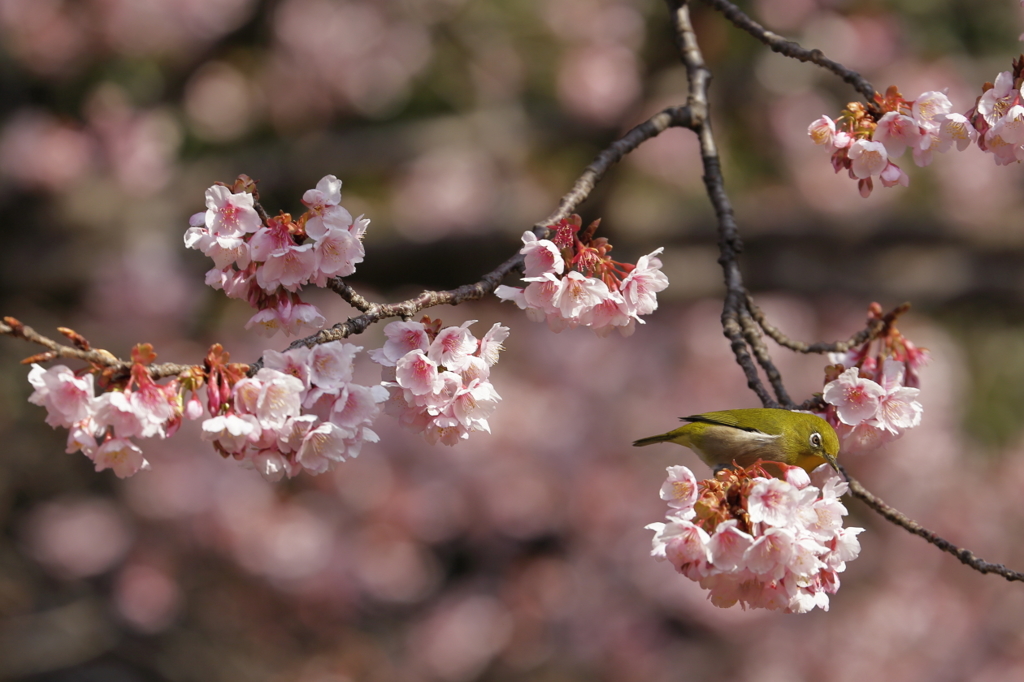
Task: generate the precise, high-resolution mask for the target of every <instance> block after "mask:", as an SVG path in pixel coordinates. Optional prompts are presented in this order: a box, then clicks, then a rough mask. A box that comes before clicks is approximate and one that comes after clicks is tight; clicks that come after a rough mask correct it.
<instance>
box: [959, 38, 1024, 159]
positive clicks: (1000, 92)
mask: <svg viewBox="0 0 1024 682" xmlns="http://www.w3.org/2000/svg"><path fill="white" fill-rule="evenodd" d="M983 90H984V91H983V92H982V94H981V96H979V97H978V100H977V101H976V102H975V104H974V108H973V109H971V110H970V111H968V112H967V114H966V117H967V119H968V120H969V121H970V123H971V124H973V126H974V130H976V131H977V132H976V134H975V137H974V138H972V139H975V140H976V141H977V143H978V147H979V148H980V149H981V150H982V151H986V152H989V153H991V154H992V155H993V156H994V157H995V162H996V165H998V166H1006V165H1009V164H1011V163H1014V162H1020V161H1024V55H1022V56H1021V57H1020V59H1018V60H1015V61H1014V63H1013V71H1012V72H1011V71H1003V72H1002V73H1000V74H999V75H998V76H996V82H995V83H994V84H992V83H985V86H984V87H983Z"/></svg>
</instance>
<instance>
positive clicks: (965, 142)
mask: <svg viewBox="0 0 1024 682" xmlns="http://www.w3.org/2000/svg"><path fill="white" fill-rule="evenodd" d="M807 134H808V135H809V136H810V138H811V140H813V141H814V143H815V144H818V145H823V146H827V147H829V148H831V149H832V150H833V153H832V166H833V168H835V171H836V172H837V173H838V172H839V171H841V170H844V169H845V170H846V171H848V172H849V175H850V177H851V178H853V179H855V180H857V185H858V188H859V189H860V193H861V196H864V197H867V196H869V195H870V194H871V190H872V188H873V180H874V179H875V178H877V179H878V180H879V181H880V182H881V183H882V185H883V186H885V187H893V186H895V185H903V186H904V187H906V186H907V185H908V184H909V182H910V179H909V178H908V177H907V174H906V173H905V172H904V171H903V170H902V169H901V168H900V167H899V166H898V165H896V164H895V163H894V162H893V159H894V158H897V157H899V156H901V155H902V154H903V153H904V152H905V151H906V150H907V149H910V150H911V153H912V156H913V159H914V163H915V164H916V165H918V166H927V165H928V164H930V163H931V162H932V154H933V153H934V152H945V151H948V150H949V149H950V148H951V147H952V146H953V145H956V148H957V149H958V150H960V151H963V150H964V149H966V148H967V147H968V146H970V145H971V144H977V145H978V148H979V149H981V150H982V151H984V152H987V153H990V154H992V155H993V157H994V159H995V162H996V164H997V165H1000V166H1005V165H1008V164H1010V163H1013V162H1019V161H1022V160H1024V55H1022V56H1021V57H1020V58H1019V59H1017V60H1014V62H1013V69H1012V71H1003V72H1001V73H1000V74H999V75H998V76H996V80H995V83H985V84H984V86H983V87H982V94H981V95H980V96H979V97H978V99H977V101H976V102H975V104H974V107H973V108H971V109H970V110H969V111H967V112H966V113H963V114H960V113H956V112H954V111H953V104H952V103H951V102H950V100H949V98H948V97H947V96H946V94H945V93H944V92H937V91H929V92H925V93H922V94H921V95H920V96H918V97H917V99H914V100H907V99H904V98H903V96H902V95H900V93H899V90H897V89H896V87H895V86H891V87H890V88H889V89H888V90H887V91H886V93H885V95H884V96H882V95H878V94H876V95H875V101H874V103H873V106H866V105H864V104H862V103H859V102H852V103H850V104H848V105H847V106H846V109H845V110H844V111H843V112H842V114H841V115H840V116H839V118H838V119H836V120H832V119H831V118H829V117H828V116H822V117H821V118H819V119H817V120H815V121H813V122H812V123H811V124H810V126H808V128H807Z"/></svg>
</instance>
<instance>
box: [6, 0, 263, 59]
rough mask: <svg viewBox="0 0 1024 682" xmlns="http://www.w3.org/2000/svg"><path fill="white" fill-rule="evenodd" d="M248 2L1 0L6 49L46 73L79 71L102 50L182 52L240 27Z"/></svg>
mask: <svg viewBox="0 0 1024 682" xmlns="http://www.w3.org/2000/svg"><path fill="white" fill-rule="evenodd" d="M255 4H256V3H255V2H254V1H253V0H78V1H75V2H72V1H67V0H2V1H0V31H2V32H3V38H4V45H5V47H6V48H7V49H8V50H9V51H10V52H11V53H12V54H13V55H14V56H15V57H16V58H17V59H18V60H19V61H21V62H22V63H23V65H24V66H25V67H27V68H28V69H31V70H32V71H35V72H37V73H42V74H46V75H66V74H67V73H69V72H74V71H80V70H83V69H84V68H85V67H86V66H87V65H88V64H89V63H90V62H91V61H92V60H91V59H89V58H88V57H93V56H94V55H95V56H96V57H97V58H98V57H99V55H102V54H103V52H105V50H106V49H107V48H109V49H113V50H114V51H115V52H119V53H122V54H128V55H132V56H164V55H168V56H181V55H184V54H185V53H186V51H187V50H190V49H195V48H198V47H202V46H203V45H204V44H207V43H209V42H211V41H213V40H216V39H217V38H220V37H221V36H223V35H224V34H225V33H227V32H229V31H231V30H233V29H235V28H236V27H238V26H239V25H241V24H242V23H243V22H244V21H245V19H246V18H248V16H249V15H250V13H251V11H252V8H253V6H254V5H255Z"/></svg>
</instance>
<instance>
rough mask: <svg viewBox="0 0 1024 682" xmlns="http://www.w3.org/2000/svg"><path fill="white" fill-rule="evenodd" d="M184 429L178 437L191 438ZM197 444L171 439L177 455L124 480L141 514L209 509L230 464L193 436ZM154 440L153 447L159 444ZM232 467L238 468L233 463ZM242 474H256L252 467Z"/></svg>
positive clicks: (160, 516) (168, 515)
mask: <svg viewBox="0 0 1024 682" xmlns="http://www.w3.org/2000/svg"><path fill="white" fill-rule="evenodd" d="M187 437H188V436H186V435H185V434H184V433H182V434H179V435H178V436H177V438H178V439H183V438H187ZM191 439H192V442H193V443H194V447H191V448H180V443H177V444H171V441H167V445H166V446H164V447H167V448H173V456H169V457H163V458H161V459H160V466H158V467H156V468H155V469H154V470H153V471H151V472H149V474H148V475H146V476H133V477H131V478H130V479H128V480H127V481H125V483H124V491H125V497H126V499H127V502H128V505H129V506H130V507H131V509H132V510H133V511H134V512H135V513H136V514H138V515H139V516H141V517H143V518H147V519H155V520H169V519H179V518H189V517H192V516H196V515H200V514H203V513H204V512H207V511H208V510H209V508H210V506H211V504H212V503H213V498H214V495H215V494H216V490H215V488H216V479H217V476H218V473H219V472H224V471H225V469H227V468H229V465H226V464H222V463H220V462H218V461H217V460H216V459H213V458H211V457H210V453H209V452H206V451H205V450H203V449H201V448H200V446H199V444H198V443H197V442H196V441H197V440H198V439H196V438H195V436H191ZM159 446H160V444H159V443H154V445H153V447H154V448H157V447H159ZM179 448H180V450H179ZM230 469H231V471H233V472H234V471H236V469H234V467H230ZM237 475H239V476H244V477H255V476H256V474H255V473H254V472H251V471H239V472H238V474H237Z"/></svg>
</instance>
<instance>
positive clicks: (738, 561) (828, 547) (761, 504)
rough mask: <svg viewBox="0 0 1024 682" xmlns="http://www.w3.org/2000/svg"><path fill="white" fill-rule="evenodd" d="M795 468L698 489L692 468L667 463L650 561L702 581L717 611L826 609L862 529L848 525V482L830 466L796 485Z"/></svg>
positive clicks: (753, 472) (723, 478)
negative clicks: (664, 506) (665, 508)
mask: <svg viewBox="0 0 1024 682" xmlns="http://www.w3.org/2000/svg"><path fill="white" fill-rule="evenodd" d="M774 464H775V463H773V465H774ZM773 468H774V466H773ZM794 468H795V467H787V471H786V472H783V478H781V479H779V478H770V477H768V476H767V475H766V474H765V472H764V470H763V469H762V468H761V467H760V465H758V464H755V465H754V466H751V467H748V468H747V469H741V470H738V471H736V470H725V471H723V472H721V473H720V474H719V475H718V476H717V477H716V478H715V479H709V480H705V481H701V482H700V483H697V481H696V478H695V477H694V476H693V473H692V472H690V471H689V470H688V469H687V468H686V467H669V468H668V479H667V480H666V481H665V483H664V485H662V488H661V497H662V499H666V500H667V501H668V502H669V512H668V515H667V517H666V520H665V521H664V522H659V523H652V524H650V525H648V526H647V528H648V529H650V530H653V531H654V538H653V547H652V550H651V554H652V556H654V558H655V559H657V560H659V561H668V562H669V563H671V564H672V566H673V567H674V568H675V569H676V571H678V572H679V573H681V574H682V575H684V576H685V577H687V578H689V579H690V580H693V581H696V582H698V583H700V586H701V587H703V588H704V589H706V590H708V592H709V595H708V596H709V598H710V600H711V603H712V604H714V605H715V606H719V607H723V608H725V607H729V606H733V605H734V604H737V603H738V604H740V605H741V606H743V607H744V608H746V607H750V608H764V609H771V610H781V611H786V612H791V613H804V612H807V611H810V610H811V609H813V608H816V607H817V608H821V609H823V610H826V611H827V610H828V607H829V599H828V595H829V594H833V593H835V591H836V590H838V589H839V579H838V575H837V574H838V573H841V572H842V571H843V570H845V568H846V562H847V561H850V560H852V559H855V558H856V557H857V555H858V553H859V552H860V545H859V543H858V542H857V535H858V534H859V533H860V532H861V531H862V529H860V528H844V527H843V525H842V517H843V516H845V515H846V508H845V507H844V506H843V504H842V502H841V501H840V499H839V498H840V496H841V495H842V494H843V493H844V492H846V489H847V484H846V483H845V481H842V480H841V479H840V478H839V476H838V474H836V473H835V472H834V471H833V470H832V469H831V468H830V467H828V465H822V466H821V467H819V468H818V469H817V470H816V471H815V472H813V475H812V476H811V477H810V478H808V477H807V475H806V473H805V472H803V470H800V471H801V474H799V475H795V478H794V479H793V480H795V481H796V482H797V485H794V483H791V482H789V480H788V479H789V478H790V476H789V470H791V469H794ZM812 480H813V482H814V483H815V485H812V484H811V482H812ZM737 500H738V501H739V506H737ZM698 510H699V511H698Z"/></svg>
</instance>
